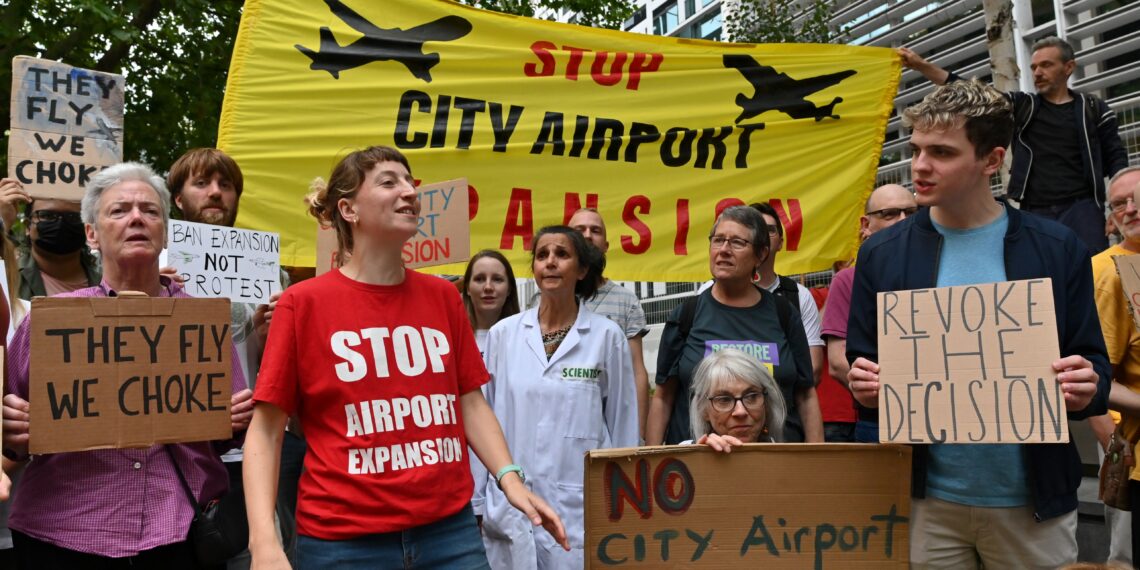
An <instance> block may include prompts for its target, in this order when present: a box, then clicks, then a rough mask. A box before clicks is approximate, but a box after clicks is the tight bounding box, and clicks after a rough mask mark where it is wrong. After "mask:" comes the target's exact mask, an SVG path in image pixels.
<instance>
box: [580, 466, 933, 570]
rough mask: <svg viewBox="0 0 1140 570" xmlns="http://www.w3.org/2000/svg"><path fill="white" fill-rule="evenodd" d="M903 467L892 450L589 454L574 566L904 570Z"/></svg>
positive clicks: (906, 474) (906, 472) (906, 488)
mask: <svg viewBox="0 0 1140 570" xmlns="http://www.w3.org/2000/svg"><path fill="white" fill-rule="evenodd" d="M910 461H911V450H910V448H909V447H906V446H897V445H877V446H870V445H842V444H811V445H808V444H749V445H746V446H744V447H743V448H741V449H734V450H733V451H732V453H731V454H722V453H718V452H715V451H712V450H710V449H709V448H707V447H705V446H699V445H689V446H669V447H652V448H645V447H642V448H630V449H607V450H597V451H591V452H589V453H588V454H587V456H586V553H585V554H586V567H587V568H595V569H596V568H609V567H615V566H620V567H665V566H685V567H690V566H692V567H709V568H813V567H814V568H866V569H872V568H873V569H876V570H877V569H881V568H906V567H907V561H908V559H909V554H910V548H909V539H908V535H909V525H908V522H909V516H910ZM840 473H841V474H842V480H843V481H842V484H837V483H836V480H835V477H836V474H840Z"/></svg>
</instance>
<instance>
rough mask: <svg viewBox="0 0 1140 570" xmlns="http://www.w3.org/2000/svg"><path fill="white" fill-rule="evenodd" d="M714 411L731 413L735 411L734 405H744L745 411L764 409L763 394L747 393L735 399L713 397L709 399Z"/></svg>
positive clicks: (723, 395) (730, 397)
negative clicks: (738, 403)
mask: <svg viewBox="0 0 1140 570" xmlns="http://www.w3.org/2000/svg"><path fill="white" fill-rule="evenodd" d="M709 402H711V403H712V407H713V409H714V410H716V411H718V412H721V413H725V412H731V411H732V410H734V409H736V403H737V402H740V403H741V404H744V409H746V410H759V409H760V408H762V407H764V393H763V392H748V393H747V394H745V395H743V396H740V397H736V396H729V395H727V394H722V395H720V396H713V397H711V398H709Z"/></svg>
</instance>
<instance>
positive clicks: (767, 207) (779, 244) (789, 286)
mask: <svg viewBox="0 0 1140 570" xmlns="http://www.w3.org/2000/svg"><path fill="white" fill-rule="evenodd" d="M749 207H751V208H752V209H754V210H756V211H757V212H760V215H761V216H763V217H764V223H766V224H768V240H769V241H770V242H771V244H772V249H771V253H770V254H769V255H768V258H767V259H765V260H764V263H761V264H760V266H759V267H757V268H756V274H757V275H759V279H757V280H756V284H757V285H759V286H760V287H763V288H764V289H767V290H768V292H769V293H775V294H776V295H779V296H781V297H783V298H784V300H785V301H787V302H788V303H789V304H791V305H792V308H794V309H796V310H797V314H798V316H799V317H800V321H802V322H803V325H804V333H806V334H807V339H808V348H809V349H810V350H811V370H812V374H813V375H814V376H815V384H816V386H818V385H819V379H820V375H821V374H822V373H823V362H824V360H823V353H824V342H823V338H822V337H820V335H819V309H818V308H816V306H815V298H814V297H812V296H811V291H808V289H807V287H804V286H803V285H801V284H799V283H796V282H795V281H793V280H792V279H789V278H787V277H784V276H782V275H777V274H776V254H777V253H779V252H780V250H781V249H783V248H784V225H783V224H782V223H781V222H780V216H779V215H778V214H777V213H776V209H775V208H773V207H772V205H771V204H768V203H767V202H757V203H755V204H750V205H749ZM825 421H826V420H825Z"/></svg>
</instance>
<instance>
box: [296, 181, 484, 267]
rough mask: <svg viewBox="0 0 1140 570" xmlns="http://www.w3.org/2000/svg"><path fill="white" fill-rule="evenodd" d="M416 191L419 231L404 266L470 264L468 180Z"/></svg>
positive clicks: (409, 245)
mask: <svg viewBox="0 0 1140 570" xmlns="http://www.w3.org/2000/svg"><path fill="white" fill-rule="evenodd" d="M416 191H417V192H418V193H419V198H420V221H419V230H418V231H416V235H414V236H412V239H410V240H408V242H407V243H405V244H404V265H405V266H406V267H409V268H411V269H415V268H418V267H430V266H432V265H444V264H447V263H454V262H457V261H467V260H468V259H469V258H470V257H471V221H470V218H469V214H470V212H469V210H468V200H469V195H468V193H467V179H466V178H458V179H455V180H447V181H445V182H436V183H434V184H423V185H421V186H419V187H417V188H416ZM318 265H319V264H318Z"/></svg>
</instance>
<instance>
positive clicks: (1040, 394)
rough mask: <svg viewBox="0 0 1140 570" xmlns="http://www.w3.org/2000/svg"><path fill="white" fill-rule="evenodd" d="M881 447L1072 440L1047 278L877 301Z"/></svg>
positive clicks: (888, 294) (888, 296) (901, 294)
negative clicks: (1058, 370)
mask: <svg viewBox="0 0 1140 570" xmlns="http://www.w3.org/2000/svg"><path fill="white" fill-rule="evenodd" d="M877 310H878V322H879V331H878V332H879V367H880V370H879V382H880V384H881V386H880V389H879V440H880V441H884V442H895V443H943V442H945V443H1059V442H1067V441H1069V421H1068V416H1067V415H1066V411H1065V396H1064V393H1063V392H1062V391H1061V385H1060V383H1058V382H1057V379H1056V376H1057V373H1056V372H1054V371H1053V367H1052V363H1053V361H1054V360H1056V359H1057V358H1059V356H1060V349H1059V348H1058V342H1057V320H1056V314H1055V313H1054V310H1053V282H1052V280H1051V279H1030V280H1025V281H1006V282H1001V283H986V284H979V285H966V286H958V287H939V288H935V289H915V290H911V291H890V292H885V293H879V295H878V298H877Z"/></svg>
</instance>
